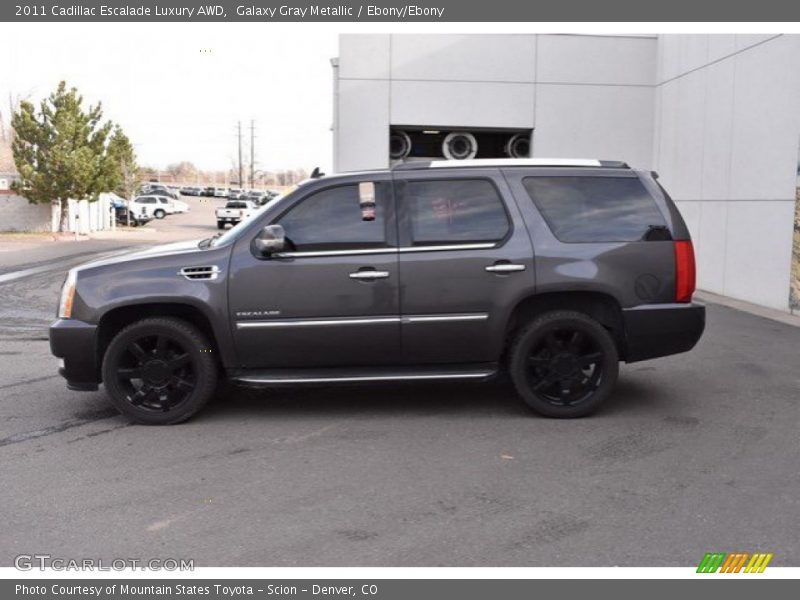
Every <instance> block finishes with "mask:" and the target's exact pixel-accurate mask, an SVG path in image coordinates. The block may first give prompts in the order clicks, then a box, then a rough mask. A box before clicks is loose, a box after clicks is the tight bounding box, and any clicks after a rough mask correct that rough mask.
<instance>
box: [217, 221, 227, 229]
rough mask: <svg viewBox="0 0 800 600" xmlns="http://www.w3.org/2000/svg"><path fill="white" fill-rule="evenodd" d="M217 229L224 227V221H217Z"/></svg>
mask: <svg viewBox="0 0 800 600" xmlns="http://www.w3.org/2000/svg"><path fill="white" fill-rule="evenodd" d="M217 229H225V222H224V221H217Z"/></svg>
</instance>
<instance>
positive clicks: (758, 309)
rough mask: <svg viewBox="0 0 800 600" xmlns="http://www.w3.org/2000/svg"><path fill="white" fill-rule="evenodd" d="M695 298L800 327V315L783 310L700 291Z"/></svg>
mask: <svg viewBox="0 0 800 600" xmlns="http://www.w3.org/2000/svg"><path fill="white" fill-rule="evenodd" d="M695 298H697V299H698V300H701V301H703V302H710V303H712V304H720V305H722V306H727V307H728V308H734V309H736V310H741V311H743V312H746V313H750V314H751V315H756V316H757V317H764V318H765V319H772V320H773V321H779V322H781V323H785V324H786V325H793V326H794V327H800V315H793V314H791V313H788V312H784V311H782V310H777V309H774V308H767V307H765V306H759V305H758V304H752V303H750V302H745V301H744V300H736V299H734V298H728V297H727V296H720V295H719V294H714V293H712V292H707V291H705V290H698V291H697V292H696V293H695Z"/></svg>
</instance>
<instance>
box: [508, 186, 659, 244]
mask: <svg viewBox="0 0 800 600" xmlns="http://www.w3.org/2000/svg"><path fill="white" fill-rule="evenodd" d="M522 183H523V185H524V186H525V190H526V191H527V192H528V195H529V196H530V197H531V200H532V201H533V203H534V204H536V207H537V208H538V209H539V212H541V213H542V216H543V217H544V219H545V221H546V222H547V225H548V226H549V227H550V231H552V232H553V235H555V236H556V237H557V238H558V239H559V240H560V241H562V242H633V241H637V240H641V239H643V238H644V236H645V235H646V234H647V233H648V230H649V229H650V227H651V226H658V227H664V226H666V222H665V220H664V216H663V215H662V214H661V211H659V210H658V207H657V206H656V203H655V201H654V200H653V198H652V197H651V196H650V194H649V193H648V192H647V190H646V189H645V187H644V186H643V185H642V182H641V181H639V179H637V178H635V177H527V178H525V179H523V181H522Z"/></svg>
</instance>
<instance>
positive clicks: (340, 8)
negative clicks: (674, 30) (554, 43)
mask: <svg viewBox="0 0 800 600" xmlns="http://www.w3.org/2000/svg"><path fill="white" fill-rule="evenodd" d="M0 21H12V22H13V21H18V22H22V21H27V22H36V21H39V22H45V21H49V22H52V21H65V22H74V21H104V22H113V21H169V22H176V21H205V22H209V21H218V22H221V21H238V22H245V21H249V22H291V21H294V22H303V21H307V22H327V21H330V22H360V21H364V22H410V23H415V22H487V21H488V22H515V23H521V22H664V21H678V22H750V21H757V22H781V21H800V3H798V2H789V1H787V0H760V1H759V2H743V1H742V0H669V1H663V0H649V1H648V0H560V1H558V2H553V1H552V0H491V1H487V0H482V1H479V0H418V1H416V2H415V1H411V2H404V1H390V2H385V1H380V0H376V1H374V2H364V1H352V0H341V1H340V2H336V3H334V2H330V3H326V2H314V1H313V0H283V1H281V0H271V1H269V2H266V1H258V0H256V1H253V2H242V1H241V0H209V1H208V2H191V1H184V2H181V1H180V0H178V1H177V2H176V1H175V0H160V1H150V0H144V1H141V0H131V1H129V2H120V1H119V0H105V1H102V0H101V1H97V0H83V1H81V0H55V1H54V0H31V1H29V2H23V1H20V0H16V1H15V0H10V1H9V0H3V2H0Z"/></svg>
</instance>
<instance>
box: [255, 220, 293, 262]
mask: <svg viewBox="0 0 800 600" xmlns="http://www.w3.org/2000/svg"><path fill="white" fill-rule="evenodd" d="M255 244H256V249H257V250H258V251H259V253H261V255H262V256H269V255H270V254H273V253H275V252H280V251H281V250H283V249H284V247H285V246H286V233H285V232H284V231H283V227H282V226H281V225H267V226H266V227H264V229H262V230H261V233H259V234H258V236H256V239H255Z"/></svg>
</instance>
